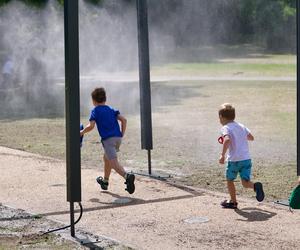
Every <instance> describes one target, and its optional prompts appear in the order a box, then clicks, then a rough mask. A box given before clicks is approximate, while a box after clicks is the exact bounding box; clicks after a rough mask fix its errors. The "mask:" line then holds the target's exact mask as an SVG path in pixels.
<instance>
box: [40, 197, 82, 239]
mask: <svg viewBox="0 0 300 250" xmlns="http://www.w3.org/2000/svg"><path fill="white" fill-rule="evenodd" d="M78 205H79V207H80V214H79V217H78V219H77V220H76V221H75V222H74V225H75V224H77V223H78V222H79V221H80V219H81V217H82V213H83V209H82V205H81V203H80V202H78ZM69 227H71V225H68V226H65V227H60V228H56V229H52V230H50V231H47V232H45V233H43V234H42V235H45V234H49V233H53V232H56V231H60V230H64V229H66V228H69Z"/></svg>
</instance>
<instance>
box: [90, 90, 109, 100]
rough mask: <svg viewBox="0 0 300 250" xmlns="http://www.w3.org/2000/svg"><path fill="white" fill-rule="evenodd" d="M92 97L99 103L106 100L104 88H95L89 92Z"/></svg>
mask: <svg viewBox="0 0 300 250" xmlns="http://www.w3.org/2000/svg"><path fill="white" fill-rule="evenodd" d="M91 96H92V99H93V100H94V101H95V102H98V103H101V102H106V92H105V89H104V88H102V87H101V88H95V89H94V90H93V92H92V94H91Z"/></svg>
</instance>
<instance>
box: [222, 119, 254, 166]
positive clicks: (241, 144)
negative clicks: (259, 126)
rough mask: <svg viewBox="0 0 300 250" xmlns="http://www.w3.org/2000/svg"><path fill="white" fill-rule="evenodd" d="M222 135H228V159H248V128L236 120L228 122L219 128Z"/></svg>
mask: <svg viewBox="0 0 300 250" xmlns="http://www.w3.org/2000/svg"><path fill="white" fill-rule="evenodd" d="M221 133H222V136H225V135H228V136H229V138H230V146H229V152H228V155H227V160H228V161H243V160H249V159H250V153H249V145H248V139H247V136H248V134H249V133H250V130H249V129H248V128H246V127H245V126H244V125H243V124H241V123H238V122H235V121H233V122H230V123H227V124H226V125H224V126H223V127H222V128H221Z"/></svg>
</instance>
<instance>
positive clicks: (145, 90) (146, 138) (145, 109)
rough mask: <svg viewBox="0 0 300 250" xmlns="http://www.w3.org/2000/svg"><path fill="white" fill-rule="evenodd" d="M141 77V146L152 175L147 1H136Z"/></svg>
mask: <svg viewBox="0 0 300 250" xmlns="http://www.w3.org/2000/svg"><path fill="white" fill-rule="evenodd" d="M136 6H137V25H138V47H139V76H140V106H141V145H142V149H147V150H148V171H149V174H150V175H151V154H150V150H152V149H153V142H152V118H151V87H150V66H149V35H148V13H147V0H136Z"/></svg>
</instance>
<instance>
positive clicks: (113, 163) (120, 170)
mask: <svg viewBox="0 0 300 250" xmlns="http://www.w3.org/2000/svg"><path fill="white" fill-rule="evenodd" d="M108 162H109V165H110V167H111V168H113V169H114V170H115V171H116V172H117V173H118V174H119V175H121V176H122V177H124V178H125V174H126V172H125V170H124V168H123V167H122V166H121V165H120V164H119V161H118V159H117V158H115V159H112V160H108Z"/></svg>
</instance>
